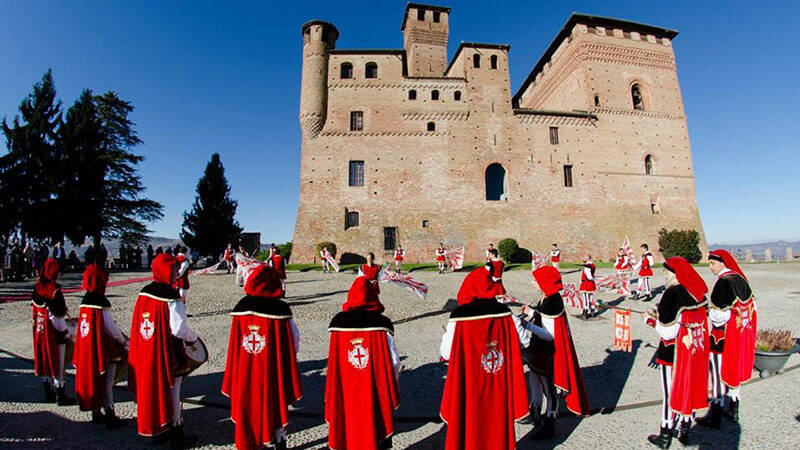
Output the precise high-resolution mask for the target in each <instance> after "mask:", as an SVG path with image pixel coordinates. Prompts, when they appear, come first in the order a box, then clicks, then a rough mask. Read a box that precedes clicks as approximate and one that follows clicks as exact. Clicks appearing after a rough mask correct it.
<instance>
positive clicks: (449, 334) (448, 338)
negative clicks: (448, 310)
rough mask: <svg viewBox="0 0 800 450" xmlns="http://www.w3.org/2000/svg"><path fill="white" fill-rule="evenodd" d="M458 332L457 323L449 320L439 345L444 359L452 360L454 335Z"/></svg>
mask: <svg viewBox="0 0 800 450" xmlns="http://www.w3.org/2000/svg"><path fill="white" fill-rule="evenodd" d="M455 334H456V323H455V322H447V329H446V330H445V332H444V334H443V335H442V344H441V345H440V346H439V354H440V355H442V359H444V360H445V361H450V347H451V346H452V345H453V337H455Z"/></svg>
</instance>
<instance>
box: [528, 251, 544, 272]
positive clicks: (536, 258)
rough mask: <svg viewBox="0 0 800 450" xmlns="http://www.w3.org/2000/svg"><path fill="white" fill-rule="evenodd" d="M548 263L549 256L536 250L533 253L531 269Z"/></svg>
mask: <svg viewBox="0 0 800 450" xmlns="http://www.w3.org/2000/svg"><path fill="white" fill-rule="evenodd" d="M546 265H547V257H546V256H545V255H543V254H541V253H539V252H537V251H536V250H534V251H533V252H532V253H531V270H536V269H538V268H539V267H542V266H546Z"/></svg>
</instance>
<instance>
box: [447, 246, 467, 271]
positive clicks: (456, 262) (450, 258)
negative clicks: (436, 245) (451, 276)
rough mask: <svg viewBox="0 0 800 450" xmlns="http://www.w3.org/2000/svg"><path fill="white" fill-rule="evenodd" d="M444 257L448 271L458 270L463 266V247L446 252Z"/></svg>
mask: <svg viewBox="0 0 800 450" xmlns="http://www.w3.org/2000/svg"><path fill="white" fill-rule="evenodd" d="M444 257H445V259H446V260H447V265H448V266H449V267H450V270H459V269H461V267H463V266H464V246H463V245H462V246H461V247H460V248H458V249H455V250H446V251H445V252H444Z"/></svg>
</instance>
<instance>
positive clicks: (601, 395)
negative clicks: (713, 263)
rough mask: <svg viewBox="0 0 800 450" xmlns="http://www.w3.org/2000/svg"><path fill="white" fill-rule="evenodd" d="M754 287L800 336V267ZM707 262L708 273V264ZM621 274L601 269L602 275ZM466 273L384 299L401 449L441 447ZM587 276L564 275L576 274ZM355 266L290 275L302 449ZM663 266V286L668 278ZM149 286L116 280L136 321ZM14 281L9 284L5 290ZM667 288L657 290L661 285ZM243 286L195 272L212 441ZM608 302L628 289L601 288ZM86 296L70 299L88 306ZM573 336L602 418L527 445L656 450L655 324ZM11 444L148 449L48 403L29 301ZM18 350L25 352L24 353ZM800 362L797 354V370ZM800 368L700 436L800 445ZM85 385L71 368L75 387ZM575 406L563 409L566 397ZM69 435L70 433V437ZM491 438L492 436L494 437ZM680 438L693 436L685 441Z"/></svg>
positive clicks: (746, 393) (4, 404)
mask: <svg viewBox="0 0 800 450" xmlns="http://www.w3.org/2000/svg"><path fill="white" fill-rule="evenodd" d="M744 269H745V271H747V273H748V276H749V278H750V279H751V282H752V284H753V288H754V291H755V293H756V296H757V300H758V307H759V326H760V327H784V328H788V329H790V330H792V332H793V334H794V335H795V336H798V335H800V324H799V323H798V322H797V317H798V312H800V265H797V264H772V265H763V264H762V265H750V266H745V267H744ZM699 270H700V272H701V273H702V274H703V275H704V277H705V278H706V281H707V282H709V283H712V282H713V277H712V276H711V274H710V273H709V271H708V269H707V268H700V269H699ZM608 273H610V271H608V270H602V269H601V270H599V275H600V276H603V275H606V274H608ZM464 275H465V274H463V273H455V274H445V275H438V274H436V273H435V272H414V273H413V276H415V277H417V278H419V279H420V280H422V281H424V282H426V283H428V285H429V287H430V292H429V294H428V298H427V299H426V300H420V299H418V298H417V297H415V296H413V295H411V294H410V293H408V292H406V291H403V290H400V289H399V288H396V287H394V286H386V285H384V286H382V290H383V293H382V295H381V300H382V301H383V302H384V303H385V304H386V314H387V315H388V316H389V317H391V318H392V319H393V320H394V321H395V324H396V325H395V328H396V340H397V345H398V347H399V351H400V355H401V358H402V361H403V365H404V370H403V372H402V373H401V376H400V387H401V406H400V408H399V410H398V411H397V413H396V418H397V428H398V432H397V434H396V436H395V438H394V447H395V448H415V449H439V448H443V446H444V437H445V430H444V425H443V424H442V423H441V421H440V420H439V419H438V415H439V413H438V411H439V403H440V400H441V392H442V388H443V385H444V375H445V370H444V368H443V367H442V366H441V365H440V364H439V362H438V360H439V356H438V349H439V342H440V339H441V335H442V332H443V326H444V324H445V323H446V321H447V310H446V309H444V307H445V304H446V303H447V302H448V300H449V299H451V298H454V297H455V293H456V292H457V290H458V287H459V285H460V283H461V280H462V279H463V277H464ZM578 275H579V274H578V273H577V272H573V273H567V274H565V281H567V282H575V281H577V279H578ZM140 276H142V274H141V273H119V274H114V275H112V280H120V279H126V278H135V277H140ZM78 278H79V277H78V275H77V274H75V275H68V276H66V277H65V280H64V283H65V284H73V285H74V284H76V283H78V281H77V280H78ZM353 278H354V275H353V274H352V273H341V274H328V275H325V274H322V273H317V272H308V273H290V274H289V282H288V286H287V289H288V297H289V298H288V300H289V302H290V303H291V305H292V308H293V311H294V315H295V320H296V322H297V324H298V326H299V328H300V331H301V334H302V337H301V350H300V353H299V359H300V368H301V371H302V375H303V390H304V394H305V395H304V398H303V400H301V401H300V402H299V403H298V404H297V405H296V414H295V417H294V418H293V420H292V422H291V424H290V428H289V432H290V438H289V443H290V447H291V448H299V449H317V448H325V447H326V444H327V438H326V436H327V435H326V432H327V427H326V425H325V423H324V421H323V419H322V408H323V404H322V398H323V392H324V383H325V376H324V370H325V365H326V359H325V358H326V354H327V344H328V338H327V331H326V327H327V325H328V321H329V320H330V318H331V317H333V315H334V314H335V313H336V312H337V311H339V309H340V305H341V303H342V302H343V301H344V299H345V297H346V292H347V289H348V287H349V285H350V283H351V281H352V280H353ZM504 278H505V284H506V287H507V289H508V290H509V292H510V293H511V294H513V295H515V296H517V297H518V298H520V299H522V300H525V301H528V300H532V298H531V297H532V291H531V287H530V282H531V277H530V272H528V271H512V272H507V273H506V274H505V275H504ZM662 279H663V277H662V276H661V274H657V276H656V278H655V279H654V283H653V284H654V286H659V285H660V284H661V283H662ZM143 284H144V283H137V284H131V285H126V286H119V287H114V288H111V289H110V290H109V299H110V301H111V303H112V304H113V307H114V315H115V317H116V318H117V320H118V322H119V323H120V326H121V328H122V329H123V330H124V331H125V330H127V329H128V328H129V327H130V320H131V313H132V310H133V303H134V299H135V295H136V292H137V291H138V290H139V289H140V288H141V286H142V285H143ZM7 289H8V286H5V287H4V286H3V285H0V297H1V296H3V295H6V294H4V292H7ZM660 291H661V289H658V292H660ZM241 296H242V291H241V289H240V288H238V287H236V286H235V285H234V276H233V275H227V274H224V273H223V272H221V273H219V274H215V275H210V276H197V277H193V280H192V289H191V291H190V293H189V299H188V303H187V307H188V310H189V313H190V316H191V318H190V325H191V326H192V328H194V329H195V330H196V331H197V332H198V333H199V334H200V335H201V336H202V337H203V340H204V341H205V343H206V345H207V347H208V349H209V352H210V358H209V361H208V363H206V364H205V365H203V366H202V367H201V368H200V369H199V370H198V371H197V372H195V373H194V374H193V375H192V376H191V377H189V378H188V379H187V380H186V381H185V382H184V385H183V397H184V417H185V420H186V429H187V431H188V432H191V433H194V434H197V435H198V436H199V438H200V442H199V444H198V445H199V446H201V447H209V448H210V447H232V445H233V425H232V423H231V422H230V421H229V420H228V412H229V411H228V410H227V409H226V407H227V405H228V402H227V399H226V398H225V397H223V396H222V395H221V394H220V393H219V388H220V385H221V382H222V372H223V371H224V367H225V352H226V349H227V339H228V329H229V326H230V316H228V315H227V312H228V311H229V310H230V309H231V308H232V307H233V305H234V304H235V302H236V301H237V300H238V299H239V298H240V297H241ZM600 297H601V298H602V299H603V300H605V301H606V302H616V301H617V300H620V298H618V297H616V296H612V295H609V294H606V295H602V294H601V295H600ZM79 302H80V295H78V294H71V295H68V296H67V303H68V306H69V308H70V311H72V312H73V314H74V313H75V311H77V307H78V304H79ZM651 305H652V303H645V304H642V303H640V302H637V301H632V300H625V301H623V302H622V303H620V306H621V307H630V308H632V309H634V310H644V309H647V308H650V307H652V306H651ZM571 313H572V314H573V316H571V317H570V318H569V320H570V324H571V327H572V334H573V337H574V339H575V343H576V346H577V349H578V355H579V358H580V362H581V366H582V367H583V376H584V380H585V382H586V388H587V391H588V393H589V398H590V401H591V405H592V409H593V410H595V411H597V410H601V412H598V413H596V414H594V415H592V416H590V417H587V418H583V419H578V418H574V417H572V418H570V417H565V418H562V419H559V421H558V425H557V437H556V438H554V439H552V440H550V441H544V442H540V443H534V442H533V441H531V440H530V439H529V438H528V434H529V433H530V426H525V425H517V428H516V431H517V439H518V447H519V448H551V447H555V446H560V447H564V448H586V449H589V448H592V449H594V448H648V446H649V444H647V442H646V437H647V435H648V434H650V433H653V432H656V431H657V430H658V415H659V403H658V401H660V385H659V381H658V376H657V372H656V371H655V370H653V369H651V368H649V367H648V363H649V362H650V359H651V357H652V355H653V352H654V351H655V347H654V346H655V344H656V343H657V338H656V334H655V332H654V331H653V330H652V329H650V328H646V327H645V326H644V325H643V324H642V322H641V320H639V319H640V318H639V316H636V315H634V321H633V329H632V334H633V339H634V341H633V347H634V348H633V352H631V353H623V352H616V351H612V350H610V349H609V347H610V345H611V342H612V321H611V316H612V313H611V311H606V312H605V313H603V314H602V315H601V316H600V317H599V318H596V319H592V320H589V321H581V320H579V319H577V318H576V317H575V316H574V315H575V314H577V312H576V311H572V312H571ZM0 318H2V320H0V349H2V351H1V352H0V446H2V447H4V448H17V447H19V448H22V447H24V448H32V447H46V448H73V447H74V448H87V447H88V448H107V447H112V446H113V447H115V448H118V449H122V448H137V447H141V446H143V445H149V442H147V441H144V440H141V439H139V438H138V437H137V436H136V431H135V426H134V425H133V424H130V425H128V426H127V427H125V428H123V429H121V430H116V431H113V432H110V431H107V430H105V428H102V427H95V426H93V425H91V424H90V423H89V422H88V419H89V417H88V415H87V414H86V413H81V412H80V411H79V410H78V408H77V407H62V408H59V407H56V406H52V405H46V404H43V403H41V400H42V393H41V386H40V383H39V381H38V380H37V379H36V378H35V377H34V376H33V375H32V365H31V363H30V362H29V361H27V360H24V359H20V358H19V357H22V358H30V357H31V352H32V349H31V328H30V306H29V303H28V302H15V303H5V304H0ZM14 355H18V357H17V356H14ZM799 364H800V357H798V356H797V355H794V356H792V358H791V359H790V360H789V362H788V364H787V367H790V368H791V367H793V366H796V365H799ZM70 372H71V371H70ZM798 385H800V369H798V370H789V371H787V372H786V373H784V374H782V375H779V376H773V377H770V378H767V379H764V380H760V381H757V382H755V383H753V384H751V385H748V386H746V387H744V388H743V402H742V407H741V426H734V425H733V424H732V423H730V422H725V423H724V425H723V428H722V429H721V430H720V431H716V432H710V431H706V430H697V431H693V434H692V436H691V446H692V447H701V448H732V447H735V446H739V447H742V448H759V449H761V448H800V390H799V389H798V388H797V386H798ZM72 390H73V379H72V377H69V380H68V391H72ZM115 395H116V399H117V408H118V413H119V414H120V415H121V416H123V417H133V416H134V415H135V405H134V404H133V402H132V400H131V396H130V395H129V394H128V393H127V392H126V391H125V389H124V386H121V387H117V389H116V391H115ZM562 409H563V408H562ZM65 439H69V441H66V440H65ZM486 439H487V440H490V439H491V436H490V435H487V436H486ZM675 446H678V447H679V446H680V444H678V443H677V442H675Z"/></svg>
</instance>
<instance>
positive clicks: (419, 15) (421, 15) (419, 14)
mask: <svg viewBox="0 0 800 450" xmlns="http://www.w3.org/2000/svg"><path fill="white" fill-rule="evenodd" d="M417 20H425V10H424V9H418V10H417Z"/></svg>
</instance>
